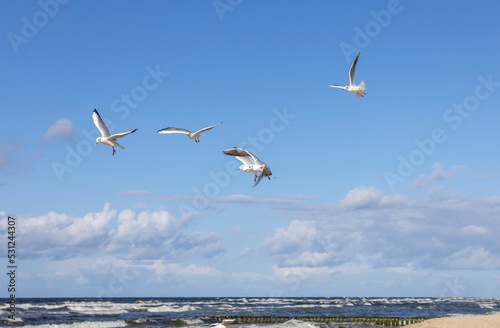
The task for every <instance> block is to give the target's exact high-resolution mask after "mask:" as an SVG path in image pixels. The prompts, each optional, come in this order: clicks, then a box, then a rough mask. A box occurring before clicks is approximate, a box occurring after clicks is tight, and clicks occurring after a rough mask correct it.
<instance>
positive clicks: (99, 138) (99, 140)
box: [95, 137, 101, 145]
mask: <svg viewBox="0 0 500 328" xmlns="http://www.w3.org/2000/svg"><path fill="white" fill-rule="evenodd" d="M99 142H101V137H98V138H96V139H95V144H96V145H97V144H99Z"/></svg>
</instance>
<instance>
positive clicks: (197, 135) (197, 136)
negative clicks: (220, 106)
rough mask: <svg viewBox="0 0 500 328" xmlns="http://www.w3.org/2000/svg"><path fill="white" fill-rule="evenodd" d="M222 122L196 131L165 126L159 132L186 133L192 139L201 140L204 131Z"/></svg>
mask: <svg viewBox="0 0 500 328" xmlns="http://www.w3.org/2000/svg"><path fill="white" fill-rule="evenodd" d="M222 123H223V122H220V123H219V124H215V125H212V126H209V127H206V128H204V129H201V130H199V131H196V132H193V131H190V130H187V129H178V128H174V127H168V128H165V129H161V130H158V133H161V134H170V133H184V134H185V135H187V136H188V137H189V138H190V139H194V141H195V142H200V137H204V135H202V133H203V132H205V131H208V130H210V129H213V128H215V127H216V126H217V125H221V124H222Z"/></svg>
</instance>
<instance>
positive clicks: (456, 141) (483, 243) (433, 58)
mask: <svg viewBox="0 0 500 328" xmlns="http://www.w3.org/2000/svg"><path fill="white" fill-rule="evenodd" d="M2 7H3V8H2V9H3V10H1V11H0V12H1V13H0V35H1V36H2V38H1V42H0V47H1V51H0V71H1V72H2V77H1V78H0V96H1V99H2V111H3V113H4V115H3V122H2V123H3V129H1V131H0V199H1V200H2V202H1V208H0V216H1V223H0V228H1V230H0V231H1V233H2V236H3V237H2V240H3V242H1V245H0V247H1V248H2V251H1V253H2V254H6V253H7V252H6V244H7V242H6V240H7V239H6V236H7V234H6V231H7V228H6V227H7V219H6V217H7V216H8V215H11V216H13V217H15V218H16V219H17V240H18V246H17V254H18V265H19V272H20V274H19V289H18V294H17V296H18V297H44V296H49V297H50V296H75V297H82V296H89V297H95V296H115V297H121V296H158V297H159V296H164V297H168V296H344V295H346V296H499V295H498V290H499V287H500V243H499V241H498V238H497V236H498V233H499V231H500V211H499V209H500V170H499V167H500V156H499V155H498V152H497V144H498V140H499V134H498V127H497V124H498V123H497V122H498V121H499V119H500V114H499V112H498V108H499V105H500V96H499V94H500V92H499V91H500V59H499V56H498V54H499V50H500V43H499V41H498V31H499V30H500V23H499V22H498V14H499V9H500V5H499V4H497V3H495V2H476V1H458V2H457V1H455V2H453V8H451V7H450V4H449V3H441V2H439V3H436V2H428V1H415V0H414V1H410V0H401V1H394V0H389V1H370V2H356V1H343V2H339V1H307V2H306V1H300V2H299V1H294V2H290V1H272V2H268V1H241V0H233V1H229V0H217V1H190V2H187V1H175V2H174V1H150V2H148V3H147V5H144V4H143V3H139V2H137V1H135V2H132V1H128V2H119V1H106V2H98V1H87V2H84V3H83V2H76V1H62V0H60V1H57V0H41V1H39V2H36V1H31V2H23V3H14V2H9V3H4V4H2ZM357 52H361V55H360V57H359V61H358V65H357V69H356V82H357V83H359V82H361V81H364V82H365V83H366V86H367V88H366V92H367V95H366V97H365V98H360V99H356V98H355V96H354V95H353V94H349V93H347V92H345V91H342V90H339V89H333V88H330V87H328V85H329V84H344V83H347V82H348V70H349V67H350V66H351V63H352V61H353V59H354V58H355V56H356V54H357ZM94 108H96V109H97V110H98V111H99V113H100V114H101V116H102V117H103V119H105V121H106V122H107V123H108V125H109V127H110V130H111V131H112V132H125V131H130V130H132V129H135V128H137V129H138V130H137V132H136V133H134V134H132V135H129V136H127V137H125V138H123V139H121V142H120V143H121V144H122V145H123V146H124V147H125V149H117V153H116V155H114V156H112V155H111V151H112V150H111V148H110V147H108V146H105V145H102V144H99V145H95V141H94V140H95V138H96V137H97V136H98V134H97V133H98V132H97V129H96V128H95V126H94V124H93V122H92V111H93V110H94ZM221 121H223V122H224V123H223V124H222V125H220V126H217V127H216V128H214V129H213V130H211V131H208V132H207V133H206V137H202V138H201V142H200V143H195V142H194V141H193V140H190V139H188V138H187V137H186V136H183V135H159V134H157V130H159V129H162V128H165V127H167V126H176V127H180V128H187V129H191V130H197V129H200V128H203V127H206V126H209V125H213V124H217V123H219V122H221ZM234 146H240V147H243V148H246V149H249V150H251V151H252V152H254V153H255V155H257V156H258V157H259V158H260V159H261V160H263V161H265V162H266V163H267V164H268V165H269V166H270V167H271V169H272V171H273V173H274V175H275V176H276V179H272V180H271V181H269V180H267V179H266V180H263V181H262V182H261V183H260V184H259V185H258V186H257V187H256V188H252V185H253V177H252V175H251V174H250V173H243V172H238V171H237V170H236V169H237V166H239V162H238V161H237V160H236V159H234V158H231V157H228V156H224V155H223V154H222V150H224V149H227V148H231V147H234ZM1 256H2V258H3V259H4V261H5V262H6V261H7V260H6V257H5V255H1ZM2 279H6V277H3V278H2ZM4 292H5V291H2V293H4Z"/></svg>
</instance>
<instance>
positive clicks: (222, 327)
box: [209, 319, 236, 328]
mask: <svg viewBox="0 0 500 328" xmlns="http://www.w3.org/2000/svg"><path fill="white" fill-rule="evenodd" d="M235 320H236V319H225V320H222V322H220V323H213V324H211V325H209V327H217V328H225V327H226V328H230V327H232V326H231V324H232V323H233V322H234V321H235Z"/></svg>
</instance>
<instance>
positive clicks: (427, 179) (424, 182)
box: [412, 163, 464, 188]
mask: <svg viewBox="0 0 500 328" xmlns="http://www.w3.org/2000/svg"><path fill="white" fill-rule="evenodd" d="M432 167H433V171H432V173H431V174H430V175H428V176H426V175H421V176H420V177H418V178H416V179H415V180H414V181H413V185H412V187H413V188H423V187H429V186H432V185H433V184H436V183H442V182H444V181H446V180H449V179H451V178H453V177H454V176H455V174H454V173H453V171H456V170H459V169H463V168H464V167H463V166H454V167H453V168H452V170H451V171H450V172H445V171H444V170H443V167H442V165H441V163H434V165H433V166H432Z"/></svg>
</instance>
